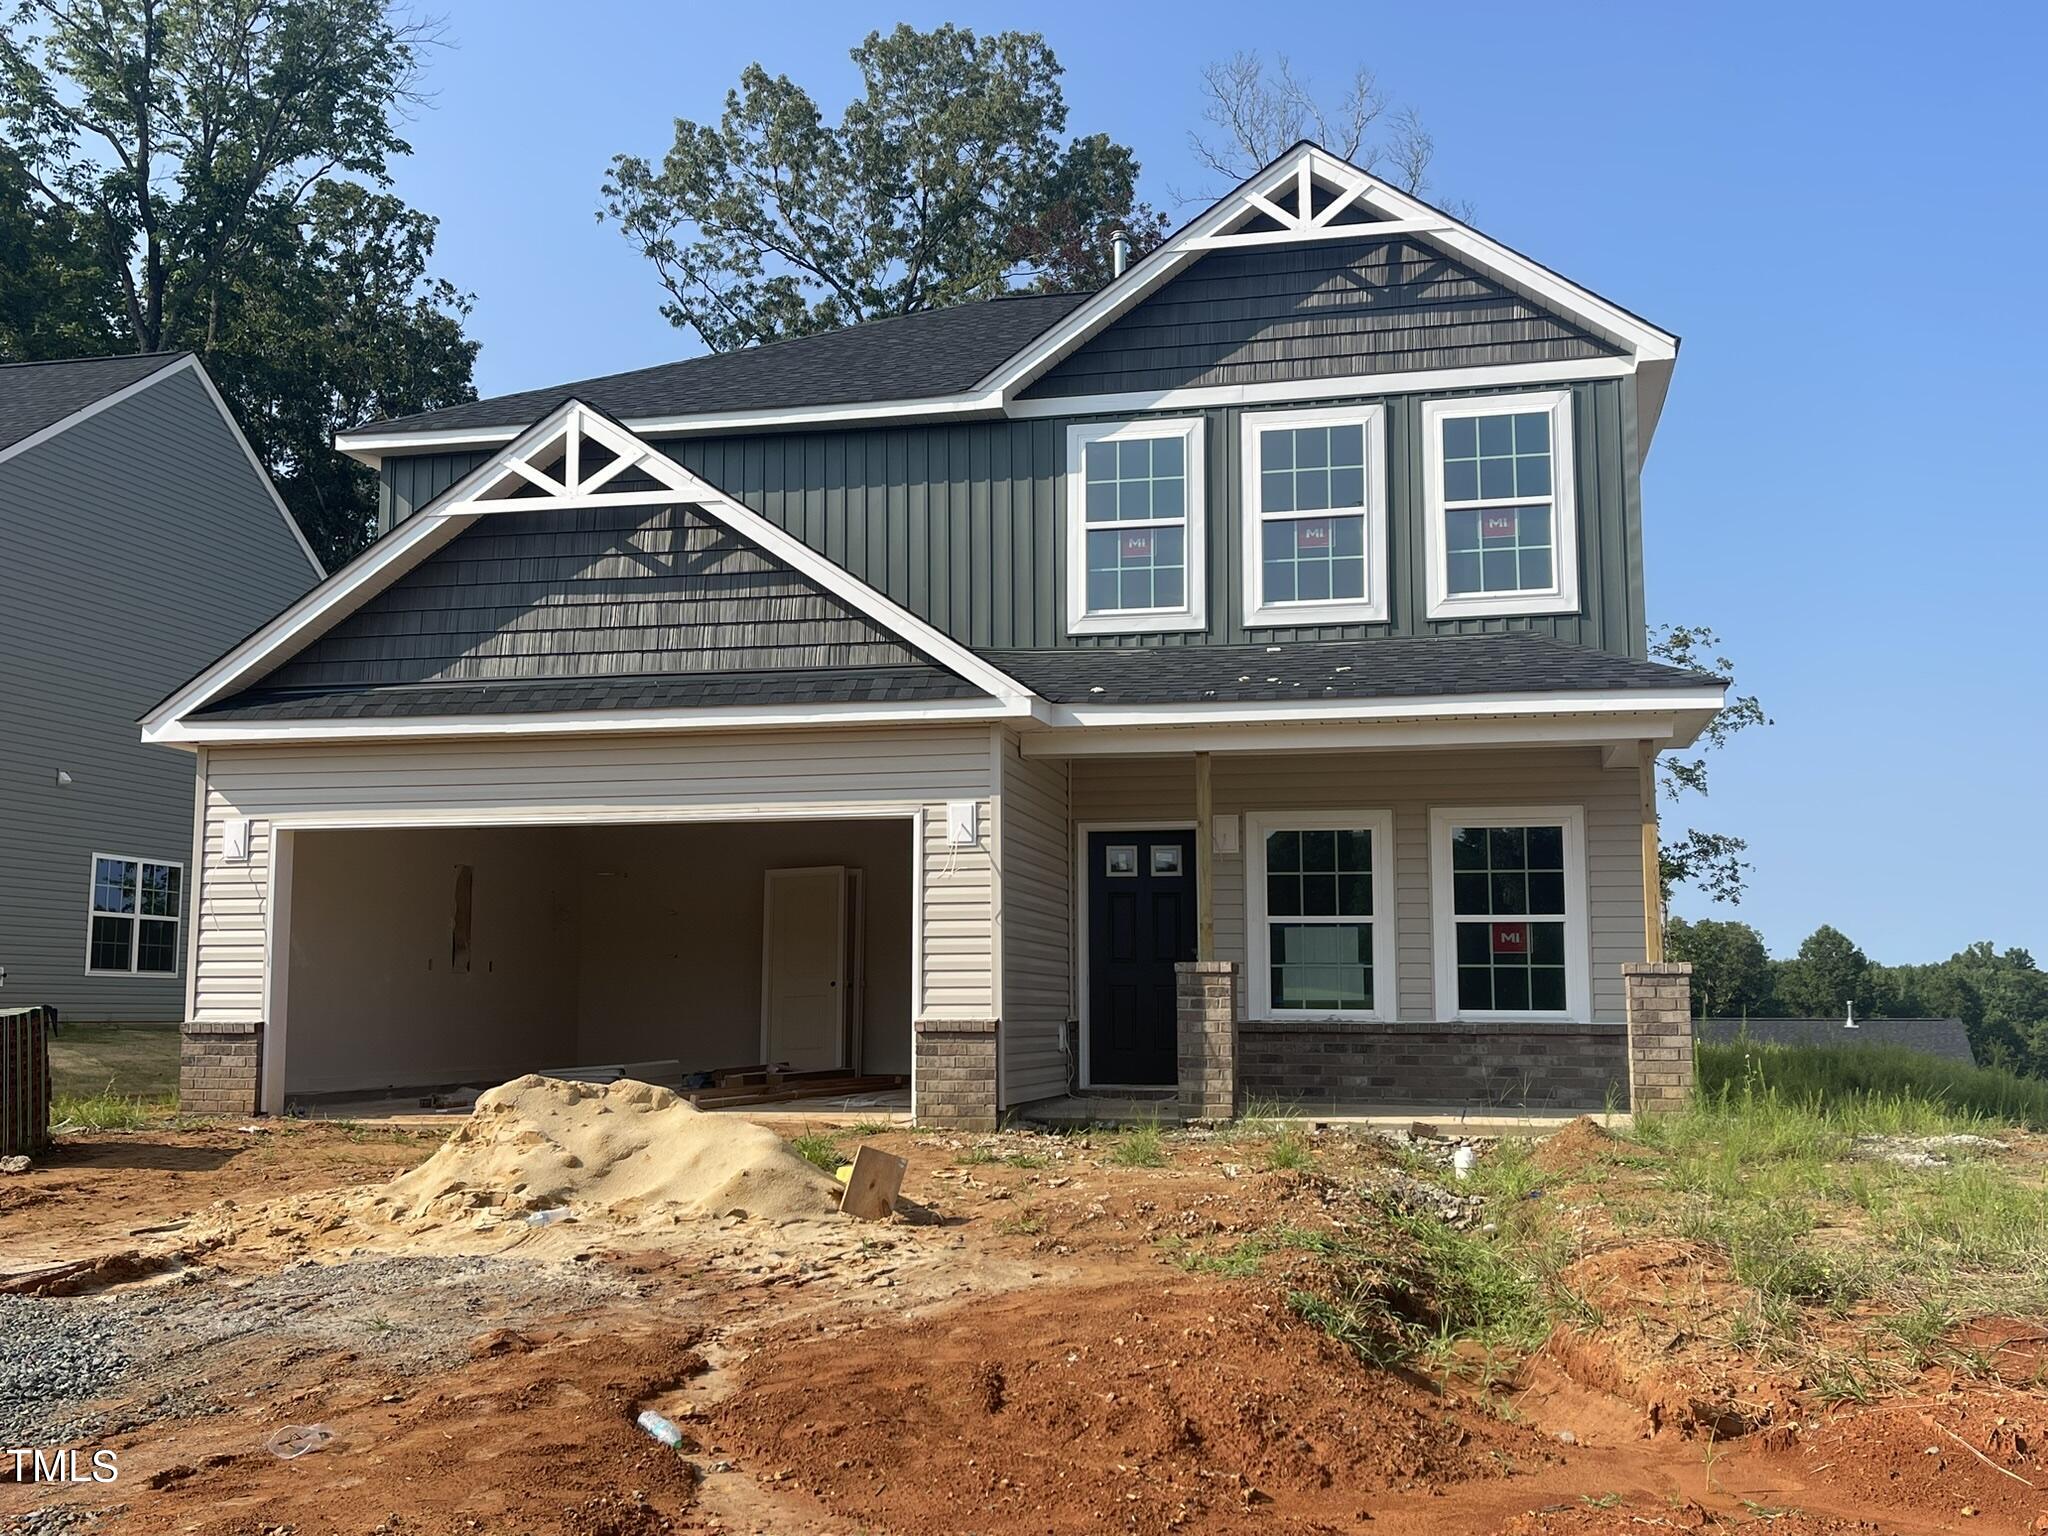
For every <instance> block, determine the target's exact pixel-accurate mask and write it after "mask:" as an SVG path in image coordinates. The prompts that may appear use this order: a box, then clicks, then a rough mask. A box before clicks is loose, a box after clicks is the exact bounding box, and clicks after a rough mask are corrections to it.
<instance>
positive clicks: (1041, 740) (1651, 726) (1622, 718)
mask: <svg viewBox="0 0 2048 1536" xmlns="http://www.w3.org/2000/svg"><path fill="white" fill-rule="evenodd" d="M1683 734H1684V732H1683V730H1682V729H1681V728H1680V726H1679V725H1678V724H1677V722H1676V717H1674V716H1670V715H1653V714H1652V715H1615V716H1609V717H1601V716H1586V717H1582V718H1577V719H1556V718H1536V719H1528V718H1524V719H1509V720H1499V719H1442V720H1385V721H1356V722H1352V723H1349V724H1338V723H1318V722H1300V723H1291V724H1290V723H1287V722H1266V723H1256V724H1254V723H1239V724H1217V725H1206V726H1203V725H1188V726H1157V727H1152V728H1148V729H1134V728H1132V727H1130V726H1115V727H1111V726H1097V727H1088V728H1083V729H1067V730H1043V729H1036V730H1034V729H1029V728H1027V729H1025V730H1023V731H1020V733H1019V737H1018V740H1019V744H1020V748H1021V750H1022V752H1023V755H1024V756H1026V757H1031V758H1041V757H1043V758H1075V757H1157V756H1180V755H1183V754H1185V753H1189V752H1225V753H1228V752H1310V753H1329V752H1370V751H1420V750H1424V749H1432V748H1439V747H1601V748H1603V749H1605V748H1608V747H1611V746H1613V745H1616V744H1621V743H1625V744H1627V746H1628V747H1629V748H1630V749H1631V750H1634V749H1636V748H1637V747H1639V746H1641V745H1643V744H1647V746H1648V748H1649V749H1650V750H1651V751H1662V750H1663V749H1664V748H1666V747H1674V746H1678V745H1681V744H1682V743H1681V741H1680V740H1679V738H1680V737H1681V736H1682V735H1683Z"/></svg>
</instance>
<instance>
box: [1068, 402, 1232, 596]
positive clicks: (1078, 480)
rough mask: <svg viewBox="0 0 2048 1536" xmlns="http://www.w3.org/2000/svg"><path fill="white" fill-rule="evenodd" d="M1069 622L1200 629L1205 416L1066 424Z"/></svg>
mask: <svg viewBox="0 0 2048 1536" xmlns="http://www.w3.org/2000/svg"><path fill="white" fill-rule="evenodd" d="M1067 513H1068V516H1067V525H1068V550H1067V628H1068V630H1069V632H1071V633H1073V634H1135V633H1141V632H1145V631H1158V630H1185V629H1200V628H1202V627H1203V623H1204V617H1203V615H1204V606H1203V595H1204V594H1203V585H1202V575H1203V565H1204V561H1203V527H1202V423H1201V422H1200V420H1198V419H1175V420H1162V421H1143V422H1123V423H1108V424H1094V425H1087V426H1076V427H1070V428H1068V430H1067Z"/></svg>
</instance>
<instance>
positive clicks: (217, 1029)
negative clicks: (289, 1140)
mask: <svg viewBox="0 0 2048 1536" xmlns="http://www.w3.org/2000/svg"><path fill="white" fill-rule="evenodd" d="M262 1057H263V1026H262V1025H261V1024H259V1023H256V1022H255V1021H253V1020H242V1021H236V1022H232V1023H223V1022H215V1021H196V1022H195V1021H191V1020H188V1021H186V1023H185V1024H184V1026H183V1027H182V1028H181V1029H180V1030H179V1039H178V1108H179V1109H180V1110H181V1111H183V1112H184V1113H185V1114H188V1115H245V1116H246V1115H253V1114H255V1113H256V1112H257V1109H258V1103H257V1095H258V1092H259V1089H258V1083H257V1077H258V1072H259V1071H260V1068H261V1063H262Z"/></svg>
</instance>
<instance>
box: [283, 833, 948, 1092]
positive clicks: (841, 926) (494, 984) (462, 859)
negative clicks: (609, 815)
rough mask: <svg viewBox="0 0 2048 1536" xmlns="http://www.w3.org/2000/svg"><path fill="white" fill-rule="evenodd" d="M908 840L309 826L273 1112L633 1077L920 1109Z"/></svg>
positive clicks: (293, 897) (296, 849) (299, 868)
mask: <svg viewBox="0 0 2048 1536" xmlns="http://www.w3.org/2000/svg"><path fill="white" fill-rule="evenodd" d="M912 828H913V823H912V822H911V821H910V820H909V819H907V818H900V817H899V818H889V819H873V820H819V821H801V822H795V821H792V822H759V821H749V822H745V823H718V824H705V823H697V822H691V823H663V824H632V825H603V826H588V825H578V826H519V827H433V828H421V827H406V828H392V829H383V828H378V829H346V830H333V831H328V830H305V829H302V830H299V831H297V832H295V833H294V834H293V839H294V846H293V853H292V859H291V889H290V892H289V898H288V903H287V906H286V911H287V912H288V917H287V918H286V920H285V921H284V922H282V923H281V924H280V926H281V927H282V928H283V929H285V930H286V932H285V935H284V938H285V939H286V942H284V943H280V945H279V948H280V949H283V950H286V951H287V953H286V954H285V955H284V956H283V958H282V960H281V963H282V964H283V965H284V966H285V967H286V969H285V974H284V977H283V1003H284V1006H283V1008H282V1009H281V1010H279V1011H280V1012H281V1013H282V1015H283V1025H284V1027H283V1028H282V1030H277V1029H275V1028H274V1029H273V1031H272V1033H271V1036H270V1039H269V1042H268V1044H267V1047H266V1048H267V1050H268V1051H270V1053H271V1056H270V1058H269V1059H268V1060H267V1062H266V1066H265V1072H264V1078H265V1092H264V1103H265V1107H266V1108H268V1109H277V1108H280V1107H281V1108H285V1109H294V1108H299V1109H307V1110H311V1111H313V1112H321V1111H326V1112H335V1111H336V1110H337V1108H338V1107H339V1106H342V1105H345V1104H353V1105H355V1106H358V1107H363V1106H367V1105H370V1104H378V1103H384V1104H386V1105H387V1107H389V1108H390V1109H392V1110H394V1111H395V1110H397V1109H400V1108H406V1107H417V1106H418V1105H419V1103H420V1101H421V1100H422V1099H429V1100H431V1099H433V1098H435V1097H436V1096H439V1095H452V1096H453V1097H454V1098H455V1099H456V1100H457V1101H458V1102H459V1101H460V1099H461V1097H462V1094H463V1090H466V1089H474V1088H476V1087H480V1086H489V1085H491V1084H494V1083H498V1082H503V1081H505V1080H506V1079H508V1078H511V1077H516V1076H518V1075H519V1074H521V1073H524V1072H536V1071H569V1072H573V1073H578V1074H588V1075H591V1076H595V1077H599V1078H602V1077H604V1076H607V1075H610V1074H611V1073H612V1072H613V1071H614V1070H615V1069H618V1068H621V1067H625V1068H631V1069H632V1071H631V1075H633V1076H636V1077H647V1078H651V1079H653V1080H655V1081H660V1082H663V1083H665V1085H666V1086H669V1087H672V1088H677V1089H679V1090H682V1091H690V1092H696V1093H698V1094H699V1096H700V1097H701V1099H702V1100H703V1101H704V1102H705V1103H707V1104H710V1105H716V1104H719V1103H723V1102H737V1101H738V1100H740V1099H743V1098H750V1097H751V1098H753V1099H755V1100H756V1101H757V1102H759V1101H760V1100H762V1099H764V1098H769V1097H770V1096H771V1095H772V1096H774V1097H776V1098H786V1097H788V1096H792V1095H800V1094H805V1093H816V1094H821V1095H831V1096H836V1097H839V1098H843V1099H845V1100H846V1101H847V1102H848V1104H849V1106H854V1105H856V1104H857V1103H868V1102H872V1103H874V1104H875V1105H876V1106H877V1107H896V1106H897V1101H899V1100H900V1107H903V1108H907V1107H908V1102H909V1098H908V1083H909V1073H910V1060H911V1018H912V1013H913V1009H914V1006H915V1005H914V1001H913V977H912V970H913V953H912V931H913V925H912V905H913V875H912V859H911V853H912V837H913V831H912ZM273 1006H275V998H274V999H273Z"/></svg>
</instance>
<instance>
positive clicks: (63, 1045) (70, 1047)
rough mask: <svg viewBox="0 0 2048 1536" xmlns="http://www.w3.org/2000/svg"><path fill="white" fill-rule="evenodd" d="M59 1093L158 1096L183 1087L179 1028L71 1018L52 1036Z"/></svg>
mask: <svg viewBox="0 0 2048 1536" xmlns="http://www.w3.org/2000/svg"><path fill="white" fill-rule="evenodd" d="M50 1087H51V1092H52V1094H53V1095H54V1096H56V1097H61V1098H67V1099H87V1098H95V1097H98V1096H100V1095H103V1094H114V1095H118V1096H120V1097H122V1098H130V1099H147V1100H157V1099H166V1098H176V1097H177V1093H178V1032H177V1030H175V1029H165V1028H163V1027H161V1026H155V1027H145V1026H140V1025H133V1024H66V1025H65V1026H63V1028H62V1029H60V1030H59V1031H58V1032H57V1033H56V1034H54V1035H52V1036H51V1037H50Z"/></svg>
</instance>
